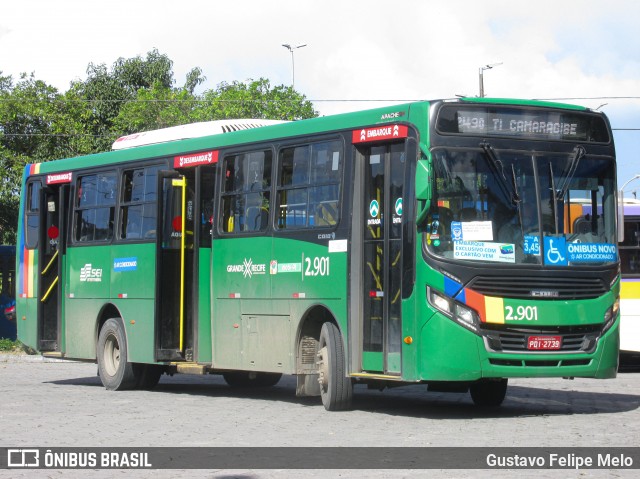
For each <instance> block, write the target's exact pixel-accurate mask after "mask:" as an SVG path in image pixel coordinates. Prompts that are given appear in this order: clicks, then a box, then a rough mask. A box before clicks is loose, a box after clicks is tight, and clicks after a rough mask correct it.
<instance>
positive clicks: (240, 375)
mask: <svg viewBox="0 0 640 479" xmlns="http://www.w3.org/2000/svg"><path fill="white" fill-rule="evenodd" d="M222 377H223V378H224V380H225V382H226V383H227V384H228V385H229V386H231V387H232V388H269V387H271V386H275V385H276V384H278V381H280V378H281V377H282V374H280V373H256V372H253V371H234V372H228V373H223V374H222Z"/></svg>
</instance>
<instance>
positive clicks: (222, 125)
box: [111, 119, 286, 150]
mask: <svg viewBox="0 0 640 479" xmlns="http://www.w3.org/2000/svg"><path fill="white" fill-rule="evenodd" d="M280 123H286V122H285V121H280V120H257V119H256V120H252V119H243V120H215V121H203V122H200V123H189V124H187V125H178V126H172V127H169V128H161V129H160V130H151V131H143V132H141V133H133V134H131V135H126V136H121V137H120V138H118V139H117V140H116V141H115V142H114V143H113V145H112V146H111V149H113V150H123V149H125V148H133V147H136V146H143V145H153V144H155V143H166V142H167V141H175V140H184V139H187V138H198V137H202V136H209V135H217V134H219V133H230V132H232V131H238V130H248V129H251V128H259V127H261V126H268V125H278V124H280Z"/></svg>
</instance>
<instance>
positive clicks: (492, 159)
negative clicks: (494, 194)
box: [480, 141, 520, 205]
mask: <svg viewBox="0 0 640 479" xmlns="http://www.w3.org/2000/svg"><path fill="white" fill-rule="evenodd" d="M480 148H482V151H484V155H485V157H486V158H487V160H489V161H488V163H489V166H490V167H491V170H492V172H493V174H494V175H495V177H496V178H497V179H498V185H499V186H500V189H501V190H502V193H503V194H504V196H505V198H510V199H511V203H512V204H514V205H517V204H518V203H519V201H520V196H519V195H518V192H517V186H516V183H515V182H516V177H515V171H513V185H509V182H508V181H507V177H506V176H505V174H504V165H503V164H502V161H500V159H499V158H498V155H496V152H495V150H494V149H493V147H492V146H491V144H490V143H489V142H487V141H483V142H481V143H480Z"/></svg>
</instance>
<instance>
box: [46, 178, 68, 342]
mask: <svg viewBox="0 0 640 479" xmlns="http://www.w3.org/2000/svg"><path fill="white" fill-rule="evenodd" d="M42 194H43V202H42V203H41V205H42V206H41V208H40V225H41V231H40V240H39V242H38V349H39V350H40V351H41V352H62V351H63V347H62V321H61V318H62V307H63V302H62V294H63V286H64V282H65V278H63V271H64V263H63V259H64V254H65V238H66V224H67V221H66V220H67V211H68V206H69V185H68V184H66V183H65V184H58V185H48V186H45V187H44V188H43V189H42Z"/></svg>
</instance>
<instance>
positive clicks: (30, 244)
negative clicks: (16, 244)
mask: <svg viewBox="0 0 640 479" xmlns="http://www.w3.org/2000/svg"><path fill="white" fill-rule="evenodd" d="M43 181H44V177H41V176H36V177H32V178H29V179H28V180H27V183H26V189H27V195H26V198H25V208H24V219H23V221H24V226H23V227H24V246H25V248H27V249H29V250H35V249H38V246H39V244H40V214H41V212H42V211H41V210H42V207H43V206H42V191H43V188H44V185H43ZM34 185H39V188H38V191H37V194H38V198H37V199H36V201H37V203H38V208H37V209H36V210H32V209H31V204H32V195H33V189H34ZM30 218H35V219H36V221H37V226H36V227H35V229H34V232H33V235H34V236H35V238H33V241H30V240H31V239H32V235H31V234H30V233H29V231H31V229H30V228H29V219H30Z"/></svg>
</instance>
